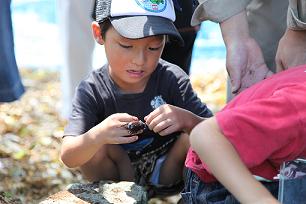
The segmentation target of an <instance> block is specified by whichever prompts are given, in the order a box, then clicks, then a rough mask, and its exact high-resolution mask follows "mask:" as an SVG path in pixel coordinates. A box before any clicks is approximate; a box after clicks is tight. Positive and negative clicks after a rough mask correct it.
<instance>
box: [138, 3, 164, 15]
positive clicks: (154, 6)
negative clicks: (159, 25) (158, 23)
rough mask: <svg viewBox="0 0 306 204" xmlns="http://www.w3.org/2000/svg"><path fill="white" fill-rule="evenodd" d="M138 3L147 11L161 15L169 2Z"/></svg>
mask: <svg viewBox="0 0 306 204" xmlns="http://www.w3.org/2000/svg"><path fill="white" fill-rule="evenodd" d="M135 1H136V3H137V4H138V5H139V6H140V7H141V8H143V9H145V10H146V11H150V12H154V13H160V12H163V11H164V10H165V9H166V7H167V0H135Z"/></svg>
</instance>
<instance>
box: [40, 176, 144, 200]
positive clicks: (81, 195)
mask: <svg viewBox="0 0 306 204" xmlns="http://www.w3.org/2000/svg"><path fill="white" fill-rule="evenodd" d="M147 202H148V199H147V193H146V191H145V190H144V188H143V187H141V186H139V185H136V184H135V183H133V182H127V181H121V182H118V183H115V182H110V181H100V182H96V183H88V184H81V183H75V184H71V185H69V186H68V188H67V190H63V191H60V192H58V193H56V194H53V195H51V196H49V197H48V198H47V199H45V200H44V201H42V202H40V204H54V203H58V204H70V203H71V204H72V203H78V204H87V203H94V204H109V203H118V204H120V203H122V204H130V203H131V204H132V203H133V204H143V203H147Z"/></svg>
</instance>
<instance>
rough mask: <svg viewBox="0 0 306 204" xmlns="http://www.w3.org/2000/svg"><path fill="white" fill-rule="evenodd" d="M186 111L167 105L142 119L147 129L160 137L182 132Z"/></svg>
mask: <svg viewBox="0 0 306 204" xmlns="http://www.w3.org/2000/svg"><path fill="white" fill-rule="evenodd" d="M185 114H186V110H184V109H181V108H179V107H175V106H172V105H169V104H165V105H162V106H160V107H158V108H157V109H155V110H154V111H153V112H151V113H150V114H149V115H147V116H146V117H145V118H144V119H145V121H146V124H147V125H148V127H149V129H150V130H152V131H154V132H156V133H158V134H160V135H161V136H164V135H169V134H171V133H174V132H177V131H182V130H183V128H184V123H186V121H185V120H186V118H185Z"/></svg>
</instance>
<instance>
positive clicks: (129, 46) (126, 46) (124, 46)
mask: <svg viewBox="0 0 306 204" xmlns="http://www.w3.org/2000/svg"><path fill="white" fill-rule="evenodd" d="M119 45H120V46H121V47H123V48H126V49H127V48H131V47H132V46H131V45H123V44H121V43H119Z"/></svg>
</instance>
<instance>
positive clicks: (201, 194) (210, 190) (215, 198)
mask: <svg viewBox="0 0 306 204" xmlns="http://www.w3.org/2000/svg"><path fill="white" fill-rule="evenodd" d="M262 184H263V185H264V186H265V187H266V188H267V189H268V190H269V191H270V192H271V193H272V194H273V196H274V197H275V198H277V195H278V182H262ZM181 196H182V198H183V201H184V203H186V204H197V203H199V204H213V203H214V204H237V203H239V202H238V201H237V200H236V199H235V197H234V196H233V195H232V194H231V193H230V192H229V191H228V190H226V188H225V187H224V186H222V185H221V184H220V183H218V182H214V183H204V182H203V181H201V180H200V178H199V177H198V176H197V175H196V174H195V173H194V172H192V171H191V170H190V169H187V171H186V172H185V188H184V190H183V192H182V193H181Z"/></svg>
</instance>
